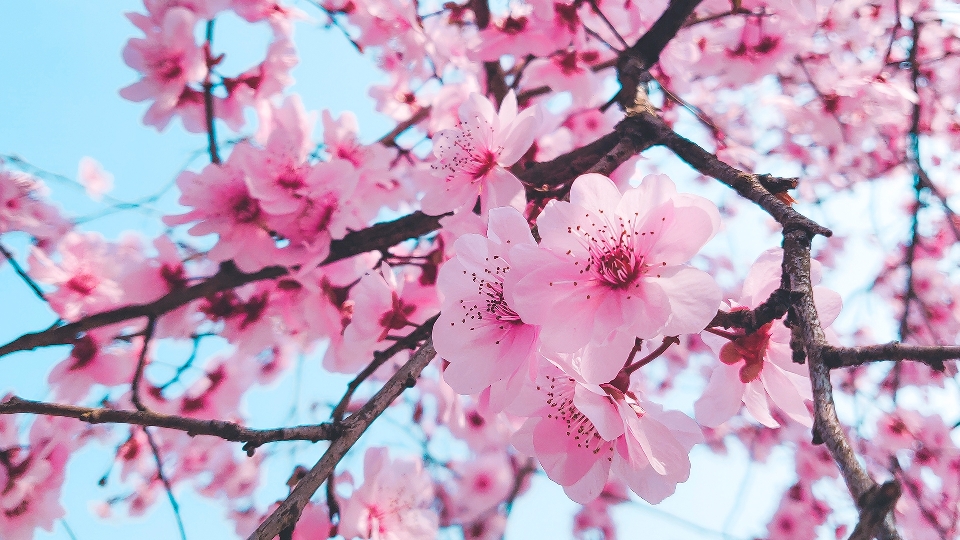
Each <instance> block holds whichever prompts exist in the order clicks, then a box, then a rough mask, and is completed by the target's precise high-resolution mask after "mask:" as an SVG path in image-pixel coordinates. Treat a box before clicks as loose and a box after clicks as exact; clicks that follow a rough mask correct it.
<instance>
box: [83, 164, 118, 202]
mask: <svg viewBox="0 0 960 540" xmlns="http://www.w3.org/2000/svg"><path fill="white" fill-rule="evenodd" d="M77 178H78V179H79V180H80V183H81V184H83V187H84V189H86V190H87V195H89V196H90V198H91V199H93V200H95V201H99V200H100V199H102V198H103V194H104V193H109V192H110V190H111V189H113V175H112V174H110V173H108V172H106V171H104V170H103V166H102V165H100V163H98V162H97V160H95V159H93V158H91V157H82V158H80V167H79V171H78V172H77Z"/></svg>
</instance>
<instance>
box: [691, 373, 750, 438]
mask: <svg viewBox="0 0 960 540" xmlns="http://www.w3.org/2000/svg"><path fill="white" fill-rule="evenodd" d="M738 372H739V369H738V368H736V367H728V366H725V365H720V366H717V367H716V368H714V370H713V374H711V375H710V382H708V383H707V387H706V388H705V389H704V390H703V395H702V396H701V397H700V399H698V400H697V402H696V403H694V404H693V411H694V414H695V415H696V417H697V422H699V423H700V425H703V426H707V427H711V428H714V427H717V426H719V425H720V424H722V423H724V422H726V421H727V420H729V419H731V418H733V417H734V416H735V415H736V414H737V412H739V411H740V403H741V400H742V399H743V392H744V386H745V385H744V384H743V383H742V382H740V375H739V374H738Z"/></svg>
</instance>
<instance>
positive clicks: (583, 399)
mask: <svg viewBox="0 0 960 540" xmlns="http://www.w3.org/2000/svg"><path fill="white" fill-rule="evenodd" d="M573 404H574V405H576V406H577V408H578V409H580V412H582V413H583V414H585V415H587V418H589V419H590V421H591V422H593V425H594V427H596V428H597V433H599V434H600V436H601V437H603V440H605V441H612V440H614V439H616V438H617V437H619V436H620V435H623V431H624V427H623V420H622V419H621V418H620V412H619V411H618V410H617V406H616V405H614V403H613V400H611V399H610V397H609V396H607V395H602V394H598V393H596V392H594V391H592V390H590V389H589V388H587V387H586V386H584V385H582V384H578V385H577V386H576V390H574V394H573Z"/></svg>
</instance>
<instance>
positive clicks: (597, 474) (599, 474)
mask: <svg viewBox="0 0 960 540" xmlns="http://www.w3.org/2000/svg"><path fill="white" fill-rule="evenodd" d="M603 448H604V449H603V450H601V451H600V453H601V454H605V453H610V454H612V453H613V449H612V448H610V449H609V450H607V449H606V447H603ZM609 479H610V460H607V459H598V460H597V461H596V462H595V463H594V464H593V467H591V468H590V470H589V471H587V474H585V475H583V478H581V479H580V480H579V481H577V482H576V483H575V484H573V485H571V486H564V488H563V492H564V493H566V494H567V497H570V500H572V501H574V502H578V503H580V504H587V503H589V502H591V501H593V500H594V499H596V498H597V497H599V496H600V494H601V493H603V488H604V487H606V485H607V480H609Z"/></svg>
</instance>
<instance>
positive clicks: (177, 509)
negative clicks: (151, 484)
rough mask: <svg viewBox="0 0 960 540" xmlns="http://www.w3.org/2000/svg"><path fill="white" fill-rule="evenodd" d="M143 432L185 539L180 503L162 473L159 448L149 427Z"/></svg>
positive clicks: (182, 536)
mask: <svg viewBox="0 0 960 540" xmlns="http://www.w3.org/2000/svg"><path fill="white" fill-rule="evenodd" d="M143 433H144V434H145V435H146V436H147V442H148V443H150V449H151V450H152V451H153V459H154V460H156V462H157V476H158V477H159V478H160V481H161V482H162V483H163V488H164V489H165V490H166V491H167V499H169V500H170V506H171V508H173V516H174V517H175V518H176V519H177V528H179V529H180V539H181V540H187V531H185V530H184V528H183V518H182V517H181V516H180V505H179V504H178V503H177V499H176V498H175V497H174V496H173V486H172V485H170V480H169V479H167V475H165V474H164V473H163V460H162V459H161V458H160V448H159V447H157V442H156V441H154V440H153V435H152V434H151V433H150V430H149V429H147V428H146V427H144V428H143Z"/></svg>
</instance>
